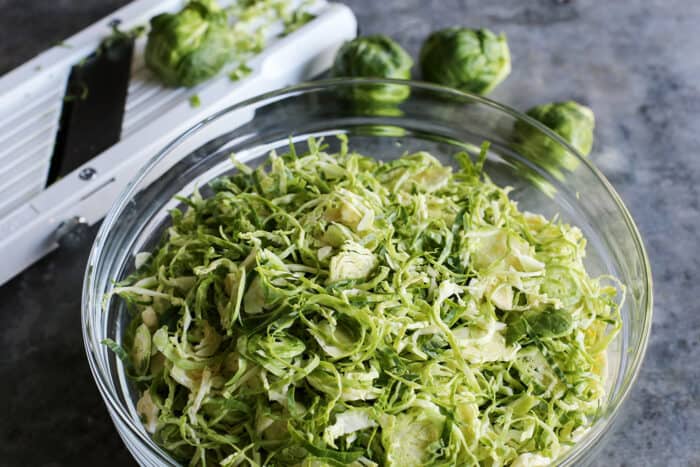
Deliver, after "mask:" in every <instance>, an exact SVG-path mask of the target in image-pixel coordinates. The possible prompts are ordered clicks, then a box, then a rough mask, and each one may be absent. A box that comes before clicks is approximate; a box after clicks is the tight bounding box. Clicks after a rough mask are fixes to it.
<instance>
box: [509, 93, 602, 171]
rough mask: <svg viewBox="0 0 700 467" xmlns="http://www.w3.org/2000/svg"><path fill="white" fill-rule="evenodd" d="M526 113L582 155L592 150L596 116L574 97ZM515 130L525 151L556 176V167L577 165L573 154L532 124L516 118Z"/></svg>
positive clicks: (573, 168)
mask: <svg viewBox="0 0 700 467" xmlns="http://www.w3.org/2000/svg"><path fill="white" fill-rule="evenodd" d="M527 115H529V116H530V117H532V118H534V119H535V120H537V121H539V122H541V123H542V124H544V125H545V126H547V127H548V128H550V129H551V130H552V131H554V132H555V133H557V134H558V135H559V136H561V137H562V138H563V139H564V140H565V141H566V142H568V143H569V144H570V145H571V146H572V147H573V148H574V149H576V150H577V151H578V152H579V153H581V154H582V155H584V156H587V155H588V154H589V153H590V152H591V147H592V146H593V128H594V127H595V117H594V115H593V111H592V110H591V109H589V108H588V107H586V106H583V105H581V104H578V103H576V102H574V101H566V102H553V103H550V104H543V105H538V106H536V107H533V108H531V109H530V110H528V111H527ZM515 133H516V138H517V140H518V145H519V147H520V149H521V150H523V152H524V153H525V155H527V156H529V157H530V158H532V159H533V160H535V161H537V162H538V163H539V164H540V165H541V166H543V167H544V168H546V169H548V170H549V172H550V173H552V174H554V175H556V176H559V178H561V171H560V170H559V169H561V168H564V169H566V170H568V171H574V170H576V168H577V167H578V164H579V161H578V159H577V158H576V156H574V155H573V154H571V153H570V152H569V151H568V150H567V149H566V148H564V147H563V146H561V145H560V144H559V143H557V142H556V141H554V140H553V139H551V138H550V137H549V136H547V135H545V134H544V133H542V132H540V131H539V130H538V129H536V128H534V127H532V126H531V125H529V124H527V123H525V122H521V121H518V122H516V124H515Z"/></svg>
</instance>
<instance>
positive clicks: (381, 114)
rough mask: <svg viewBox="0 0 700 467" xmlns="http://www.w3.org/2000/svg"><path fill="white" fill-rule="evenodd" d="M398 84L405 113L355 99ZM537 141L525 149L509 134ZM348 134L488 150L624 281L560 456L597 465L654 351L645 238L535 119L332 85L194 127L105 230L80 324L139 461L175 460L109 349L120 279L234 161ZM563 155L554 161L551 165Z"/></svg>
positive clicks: (595, 174) (586, 167)
mask: <svg viewBox="0 0 700 467" xmlns="http://www.w3.org/2000/svg"><path fill="white" fill-rule="evenodd" d="M385 85H392V86H396V85H402V86H408V87H409V88H410V97H409V98H408V99H407V100H406V101H405V102H403V103H401V104H400V105H398V106H369V105H359V104H357V103H353V102H351V101H348V100H347V96H351V95H358V91H359V92H361V91H362V90H363V89H366V90H367V89H369V90H371V89H376V87H377V86H385ZM516 124H518V125H519V126H520V128H523V127H526V128H528V129H529V130H530V134H532V132H535V133H536V134H537V135H538V137H537V138H535V139H534V141H535V142H534V143H533V142H532V141H533V139H532V138H529V139H528V141H527V142H523V141H521V140H519V138H518V137H517V134H518V133H517V132H514V126H515V125H516ZM338 134H346V135H347V136H348V137H349V138H350V143H351V147H352V148H353V149H356V150H358V151H359V152H361V153H363V154H366V155H373V156H378V157H383V158H387V159H390V158H396V157H399V156H400V155H401V154H402V153H404V152H405V151H413V150H418V149H423V150H428V151H430V152H431V153H433V154H434V155H436V156H438V158H439V159H441V160H442V162H443V163H450V159H451V156H452V155H453V154H454V153H456V152H458V151H461V150H464V149H467V150H476V149H477V148H478V147H479V146H480V145H481V143H482V142H483V141H484V140H486V141H490V142H491V147H490V150H489V154H488V159H487V162H486V165H485V170H486V173H487V174H488V175H489V176H491V178H492V179H494V180H495V181H496V182H497V183H499V184H501V185H509V186H511V187H513V191H512V193H511V196H512V198H514V199H515V200H517V201H518V202H519V205H520V207H521V208H522V209H527V210H530V211H534V212H538V213H542V214H544V215H547V216H552V215H554V214H559V216H560V217H561V218H562V219H563V220H564V221H566V222H569V223H572V224H575V225H577V226H578V227H580V228H581V229H582V231H583V232H584V234H585V236H586V237H587V238H588V250H587V257H586V263H587V264H586V265H587V267H588V270H589V272H590V273H591V274H593V275H598V274H612V275H614V276H616V277H618V278H619V279H620V281H621V282H622V283H623V284H624V285H625V287H626V290H627V294H626V300H625V303H624V306H623V307H622V319H623V323H624V324H623V328H622V331H621V332H620V334H619V335H618V337H617V338H616V339H615V340H614V342H613V344H612V345H611V347H610V350H609V365H608V366H609V368H608V371H609V378H608V381H609V384H608V386H609V387H608V395H607V399H606V401H605V404H604V406H603V407H602V410H601V411H600V416H599V417H598V418H597V419H596V420H595V421H594V423H593V426H592V428H591V429H590V430H589V431H587V432H586V433H585V435H584V436H583V437H582V438H581V439H580V440H579V442H578V443H577V444H576V445H575V446H573V447H572V448H571V449H570V450H569V451H568V452H566V453H565V455H564V456H563V457H562V458H561V459H557V463H559V464H560V465H573V464H577V465H578V464H586V463H589V462H591V460H592V459H593V456H594V455H595V451H596V450H597V449H596V448H599V447H600V445H601V441H602V440H603V439H604V437H605V434H606V432H608V431H609V429H610V426H611V423H612V421H613V419H614V418H615V415H616V413H617V412H618V410H619V408H620V405H621V404H622V402H623V401H624V399H625V397H626V396H627V394H628V393H629V391H630V388H631V386H632V384H633V382H634V380H635V377H636V376H637V373H638V371H639V368H640V365H641V362H642V359H643V356H644V351H645V348H646V344H647V340H648V337H649V331H650V327H651V316H652V285H651V272H650V269H649V261H648V259H647V256H646V253H645V251H644V246H643V244H642V240H641V239H640V236H639V232H638V231H637V228H636V226H635V225H634V222H633V220H632V218H631V217H630V214H629V212H628V211H627V209H626V208H625V206H624V205H623V203H622V201H621V200H620V198H619V196H618V195H617V193H615V191H614V189H613V188H612V187H611V186H610V184H609V183H608V181H607V180H606V179H605V177H603V175H602V174H601V173H600V172H599V171H598V170H597V169H596V168H595V167H594V166H593V165H592V164H591V163H590V162H589V161H588V160H587V159H585V158H583V157H581V156H580V155H579V154H577V153H576V151H575V150H574V149H573V148H571V147H570V146H568V145H567V144H566V143H565V142H564V141H562V140H561V139H560V138H559V137H558V136H556V135H555V134H554V133H552V132H551V131H549V130H548V129H547V128H545V127H544V126H542V125H540V124H539V123H537V122H536V121H534V120H532V119H530V118H529V117H527V116H525V115H523V114H521V113H519V112H517V111H515V110H513V109H510V108H508V107H506V106H503V105H501V104H498V103H496V102H493V101H490V100H488V99H485V98H482V97H479V96H475V95H470V94H466V93H462V92H459V91H456V90H452V89H448V88H443V87H439V86H434V85H430V84H426V83H416V82H406V81H400V82H399V81H385V80H362V79H354V80H347V79H345V80H343V79H340V80H327V81H318V82H312V83H308V84H303V85H300V86H295V87H291V88H287V89H283V90H280V91H276V92H273V93H269V94H265V95H262V96H259V97H257V98H254V99H251V100H247V101H245V102H242V103H240V104H236V105H233V106H231V107H229V108H227V109H225V110H223V111H221V112H218V113H216V114H215V115H212V116H211V117H209V118H207V119H205V120H204V121H202V122H200V123H199V124H197V125H195V126H194V127H192V128H191V129H189V130H188V131H186V132H185V133H184V134H182V135H181V136H180V137H178V138H177V139H176V140H174V141H173V142H172V143H170V144H169V145H168V146H166V147H165V148H164V149H163V150H162V151H160V153H158V154H157V155H155V156H154V157H153V158H152V159H151V160H150V161H149V162H148V163H147V164H146V165H145V166H144V167H143V169H142V170H141V171H140V172H139V175H138V176H137V177H136V178H134V179H133V180H132V181H131V183H130V184H129V186H128V187H127V188H126V189H125V190H124V192H123V193H121V195H120V196H119V198H118V199H117V201H116V202H115V203H114V205H113V206H112V208H111V210H110V211H109V213H108V214H107V217H106V218H105V221H104V223H103V224H102V227H101V228H100V230H99V233H98V234H97V238H96V239H95V243H94V245H93V248H92V252H91V254H90V259H89V261H88V266H87V271H86V274H85V282H84V286H83V304H82V322H83V337H84V341H85V347H86V350H87V356H88V360H89V363H90V368H91V370H92V373H93V376H94V378H95V381H96V383H97V386H98V388H99V390H100V393H101V394H102V397H103V398H104V401H105V403H106V405H107V408H108V410H109V413H110V416H111V417H112V420H113V421H114V424H115V425H116V427H117V429H118V431H119V434H120V436H121V437H122V439H123V440H124V442H125V444H126V446H127V448H128V449H129V451H131V453H132V455H133V456H134V457H135V459H136V460H137V461H138V462H139V463H140V464H141V465H148V466H151V465H153V466H156V465H170V464H175V463H176V462H175V461H174V460H173V459H172V458H171V457H170V456H169V455H168V454H167V453H166V452H164V451H163V450H162V449H161V448H159V447H158V446H157V445H156V444H155V443H154V442H153V441H152V440H151V438H150V436H149V435H148V433H147V432H146V431H145V429H144V428H143V426H142V424H141V421H140V420H139V417H138V415H137V414H136V410H135V403H134V401H135V398H134V393H133V388H132V387H131V385H130V382H129V380H128V379H127V378H126V375H125V372H124V368H123V366H122V364H121V362H120V361H119V360H118V359H117V358H115V355H114V354H113V353H112V352H111V351H110V350H108V349H107V347H106V346H104V345H102V344H101V341H102V340H103V339H105V338H110V339H113V340H115V341H117V342H120V341H121V336H122V333H123V331H124V330H125V328H126V324H127V320H128V315H127V312H126V310H125V309H124V307H123V304H122V303H121V301H120V300H119V299H117V298H110V299H106V300H105V297H106V296H108V295H109V293H110V291H111V290H112V288H113V287H114V282H115V281H118V280H121V279H123V278H124V277H126V275H128V274H129V273H130V272H132V271H133V270H134V257H135V254H136V253H138V252H140V251H144V250H148V249H150V248H152V247H153V246H154V245H155V244H156V243H157V242H158V240H159V239H160V235H161V233H162V231H163V229H164V228H166V227H167V225H168V223H169V216H168V211H169V210H170V209H172V208H174V207H176V206H177V205H178V204H179V202H178V201H176V200H174V199H173V198H174V197H175V196H176V195H181V196H186V195H189V194H191V193H192V191H193V190H194V188H195V187H196V186H200V187H204V186H206V184H207V182H209V181H210V180H212V179H214V178H216V177H217V176H219V175H222V174H226V173H231V172H232V171H233V170H234V167H233V164H232V162H231V160H230V155H231V154H232V153H234V154H235V155H236V157H237V158H238V159H239V160H241V161H245V162H247V163H248V164H252V165H255V164H256V163H258V162H261V161H262V160H264V159H265V157H266V155H267V154H268V152H269V151H270V150H272V149H282V148H284V147H285V146H287V145H288V144H289V142H290V140H291V141H294V142H295V143H297V144H304V142H305V140H306V139H307V138H308V137H309V136H315V137H320V136H323V137H325V138H326V142H328V143H330V144H331V145H333V144H337V142H336V141H335V140H336V138H333V135H338ZM552 148H555V149H556V151H557V152H558V154H559V156H558V157H556V158H551V157H547V156H546V155H545V154H547V153H546V152H545V150H549V151H551V150H552Z"/></svg>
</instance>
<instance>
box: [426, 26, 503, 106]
mask: <svg viewBox="0 0 700 467" xmlns="http://www.w3.org/2000/svg"><path fill="white" fill-rule="evenodd" d="M420 67H421V72H422V73H423V78H424V79H425V80H427V81H432V82H434V83H438V84H443V85H445V86H450V87H453V88H457V89H460V90H462V91H468V92H473V93H476V94H488V93H489V92H491V90H492V89H493V88H494V87H496V85H498V84H499V83H500V82H501V81H503V80H504V79H505V78H506V76H508V74H509V73H510V52H509V50H508V42H507V41H506V37H505V35H503V34H500V35H498V36H497V35H495V34H494V33H492V32H491V31H489V30H488V29H468V28H463V27H453V28H447V29H443V30H440V31H436V32H434V33H432V34H431V35H430V36H428V38H427V39H426V41H425V42H424V43H423V47H421V51H420Z"/></svg>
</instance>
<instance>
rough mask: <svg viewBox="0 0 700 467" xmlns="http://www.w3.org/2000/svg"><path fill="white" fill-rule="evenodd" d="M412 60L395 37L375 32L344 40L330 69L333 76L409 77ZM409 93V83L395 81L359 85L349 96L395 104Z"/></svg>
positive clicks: (365, 100)
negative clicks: (393, 82) (374, 33)
mask: <svg viewBox="0 0 700 467" xmlns="http://www.w3.org/2000/svg"><path fill="white" fill-rule="evenodd" d="M412 66H413V60H412V59H411V56H410V55H408V53H407V52H406V51H405V50H404V49H403V48H401V46H400V45H399V44H397V43H396V42H395V41H394V40H392V39H390V38H389V37H387V36H382V35H376V36H366V37H358V38H357V39H354V40H352V41H349V42H346V43H345V44H344V45H343V46H342V47H341V48H340V50H339V51H338V53H337V55H336V56H335V61H334V62H333V67H332V68H331V76H334V77H365V78H392V79H410V78H411V67H412ZM409 93H410V89H409V88H408V86H400V85H395V84H383V85H358V86H355V87H353V95H352V97H353V98H354V99H356V100H359V101H363V102H377V103H383V104H398V103H400V102H402V101H404V100H405V99H406V98H407V97H408V95H409Z"/></svg>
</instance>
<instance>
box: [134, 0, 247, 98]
mask: <svg viewBox="0 0 700 467" xmlns="http://www.w3.org/2000/svg"><path fill="white" fill-rule="evenodd" d="M233 53H234V38H233V35H232V33H231V30H230V28H229V26H228V17H227V15H226V12H225V11H223V10H222V9H221V8H219V6H218V5H217V4H216V2H214V1H213V0H193V1H190V2H189V3H188V4H187V5H186V6H185V8H183V9H182V10H181V11H180V12H179V13H175V14H173V13H163V14H160V15H157V16H155V17H153V18H151V31H150V32H149V34H148V42H147V44H146V53H145V60H146V65H147V66H148V68H150V69H151V71H153V72H154V73H155V74H156V75H157V76H158V78H159V79H160V80H161V81H162V82H163V83H165V84H166V85H168V86H187V87H192V86H194V85H196V84H199V83H201V82H202V81H206V80H207V79H209V78H211V77H212V76H214V75H215V74H217V73H218V72H219V71H220V70H221V68H222V67H223V66H224V65H225V64H226V63H227V62H228V61H229V60H231V59H232V58H233Z"/></svg>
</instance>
